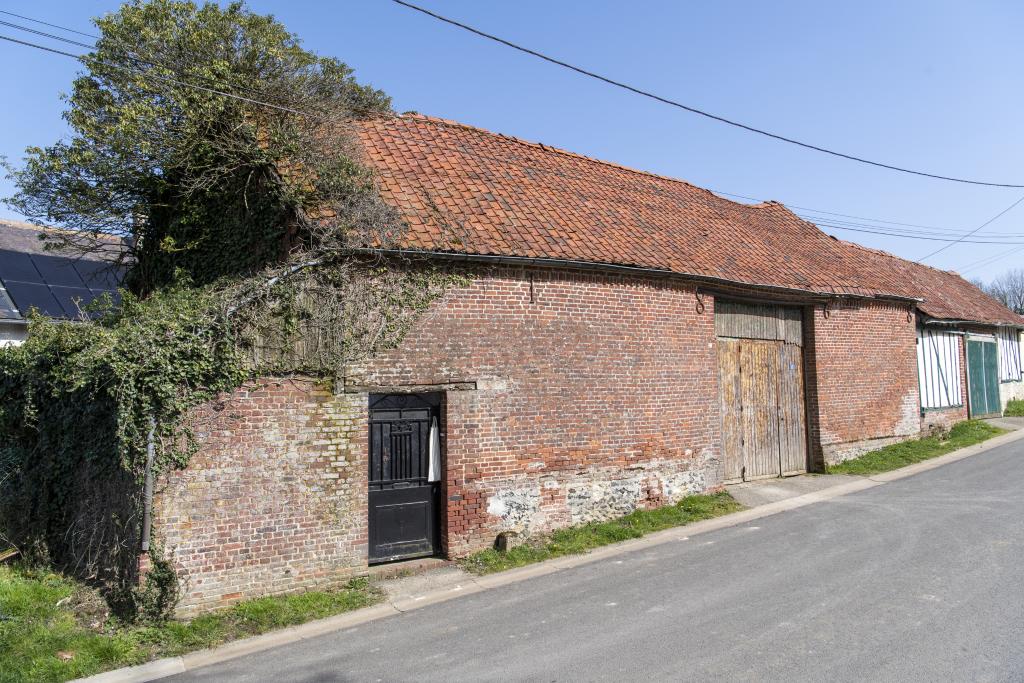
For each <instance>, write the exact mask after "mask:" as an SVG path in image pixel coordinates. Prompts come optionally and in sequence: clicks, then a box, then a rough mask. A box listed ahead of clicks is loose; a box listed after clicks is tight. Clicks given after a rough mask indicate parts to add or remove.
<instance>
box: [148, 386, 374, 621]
mask: <svg viewBox="0 0 1024 683" xmlns="http://www.w3.org/2000/svg"><path fill="white" fill-rule="evenodd" d="M360 398H362V404H360ZM193 423H194V428H195V429H196V435H197V436H198V437H199V439H200V441H201V443H202V448H201V450H200V451H199V453H198V454H196V456H194V457H193V459H192V460H191V462H190V463H189V466H188V468H187V469H186V470H183V471H174V472H170V473H169V474H168V475H166V477H164V478H163V479H162V480H161V481H160V482H159V487H158V490H157V494H156V496H155V500H154V524H153V528H154V532H155V538H156V540H157V542H158V544H159V545H160V546H162V549H163V551H164V552H165V553H166V554H167V556H168V557H169V558H170V559H171V560H172V561H173V562H174V564H175V566H176V568H177V570H178V574H179V578H180V579H181V580H182V583H183V588H184V598H183V600H182V602H181V605H180V613H181V614H182V615H188V614H192V613H196V612H199V611H203V610H206V609H209V608H212V607H220V606H223V605H227V604H230V603H232V602H235V601H237V600H239V599H242V598H246V597H252V596H254V595H261V594H264V593H275V592H283V591H286V590H295V589H299V588H310V587H314V586H325V585H334V584H337V583H338V582H340V581H344V580H345V579H347V577H348V576H349V575H350V574H351V573H352V570H353V569H355V568H361V567H365V566H366V542H367V539H366V498H367V490H366V489H367V484H366V476H367V475H366V455H365V453H366V439H367V424H366V419H365V397H359V396H352V395H345V394H343V395H339V396H335V395H333V394H332V392H331V391H330V390H329V388H324V387H321V386H318V385H317V384H315V383H314V382H312V381H309V380H302V379H287V380H265V381H262V382H260V383H253V384H251V385H248V386H246V387H244V388H242V389H241V390H239V391H236V392H235V393H233V394H232V395H231V396H229V397H224V398H223V400H221V401H215V402H212V403H210V404H208V405H206V406H205V407H204V408H203V409H201V410H199V411H196V414H195V416H194V419H193Z"/></svg>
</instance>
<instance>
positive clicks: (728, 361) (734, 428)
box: [715, 301, 807, 481]
mask: <svg viewBox="0 0 1024 683" xmlns="http://www.w3.org/2000/svg"><path fill="white" fill-rule="evenodd" d="M801 319H802V315H801V312H800V309H797V308H789V307H783V306H773V305H756V304H741V303H733V302H728V301H720V302H717V303H716V306H715V327H716V331H717V334H718V361H719V378H720V387H721V389H720V391H721V406H722V451H723V458H724V460H725V478H726V481H749V480H751V479H760V478H764V477H778V476H785V475H790V474H798V473H801V472H805V471H807V430H806V421H805V412H804V380H803V348H802V343H803V338H802V327H801Z"/></svg>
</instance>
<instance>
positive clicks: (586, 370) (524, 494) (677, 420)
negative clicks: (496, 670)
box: [346, 268, 721, 554]
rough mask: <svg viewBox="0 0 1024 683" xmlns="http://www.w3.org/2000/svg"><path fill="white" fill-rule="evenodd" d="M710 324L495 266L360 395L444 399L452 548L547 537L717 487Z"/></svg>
mask: <svg viewBox="0 0 1024 683" xmlns="http://www.w3.org/2000/svg"><path fill="white" fill-rule="evenodd" d="M714 339H715V337H714V313H713V309H712V306H711V305H710V304H709V305H707V308H706V310H705V311H704V312H703V313H699V312H698V305H697V300H696V297H695V295H694V290H693V289H692V288H691V287H689V286H684V285H680V284H677V283H675V284H674V283H670V282H668V281H665V280H659V279H644V278H637V277H626V276H616V275H603V274H590V273H581V272H572V271H562V272H559V271H553V270H533V271H524V270H523V269H512V268H502V269H496V270H492V271H488V272H485V273H480V274H478V275H477V277H475V278H474V280H473V282H472V284H471V285H470V286H468V287H466V288H464V289H460V290H456V291H452V292H450V293H449V294H448V295H447V296H446V298H445V299H444V301H442V302H441V303H440V304H439V305H436V306H434V307H433V308H432V309H431V311H430V312H428V314H427V315H426V316H425V317H424V318H423V319H422V320H421V321H420V322H419V324H418V325H417V326H416V328H415V330H414V331H413V333H412V334H410V335H409V336H408V337H407V338H406V340H405V341H404V343H402V344H401V346H400V347H399V348H397V349H394V350H392V351H389V352H385V353H383V354H381V355H380V356H378V357H377V358H375V359H374V360H373V361H372V362H368V363H365V364H363V365H362V366H360V367H355V368H350V369H349V372H348V375H347V377H346V382H347V383H349V384H355V385H360V386H378V387H403V386H409V385H416V384H433V385H444V384H454V383H464V382H465V383H475V385H476V389H475V390H471V391H449V392H448V393H447V401H446V423H447V444H446V457H447V474H446V488H447V491H446V494H447V500H448V511H447V513H448V544H449V550H450V552H452V553H454V554H462V553H465V552H468V551H470V550H473V549H476V548H481V547H484V546H489V545H490V544H491V543H493V541H494V538H495V536H496V535H497V534H498V533H499V532H501V531H503V530H508V529H515V530H519V531H544V530H548V529H552V528H555V527H558V526H564V525H566V524H574V523H580V522H584V521H588V520H589V519H595V518H607V517H609V516H613V515H615V514H624V513H625V512H628V511H629V510H631V509H632V508H633V507H635V506H637V505H646V504H660V503H663V502H666V501H668V500H675V499H678V498H679V497H681V496H682V495H685V494H686V493H690V492H693V491H701V490H707V489H708V488H711V487H715V486H717V485H718V484H719V482H720V477H721V473H720V464H719V462H718V445H717V444H718V440H719V439H718V434H719V418H718V380H717V357H716V349H715V345H714Z"/></svg>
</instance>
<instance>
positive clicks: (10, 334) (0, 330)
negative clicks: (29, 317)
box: [0, 321, 28, 348]
mask: <svg viewBox="0 0 1024 683" xmlns="http://www.w3.org/2000/svg"><path fill="white" fill-rule="evenodd" d="M27 336H28V325H26V324H25V323H23V322H21V321H19V322H11V321H0V348H4V347H6V346H18V345H19V344H21V343H22V342H24V341H25V337H27Z"/></svg>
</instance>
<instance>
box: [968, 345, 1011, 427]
mask: <svg viewBox="0 0 1024 683" xmlns="http://www.w3.org/2000/svg"><path fill="white" fill-rule="evenodd" d="M967 385H968V386H967V395H968V397H969V398H970V404H969V408H970V416H971V417H972V418H973V417H998V416H1000V415H1002V414H1003V404H1002V401H1001V400H1000V397H999V347H998V346H997V345H996V341H995V339H994V338H992V337H983V336H976V335H971V336H969V337H968V338H967Z"/></svg>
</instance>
